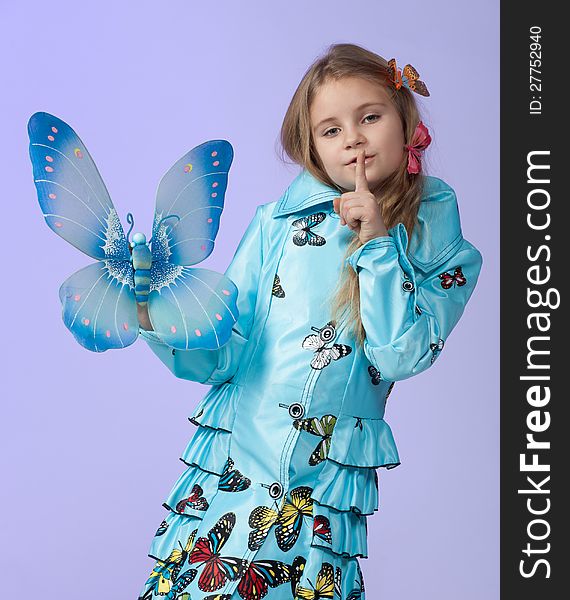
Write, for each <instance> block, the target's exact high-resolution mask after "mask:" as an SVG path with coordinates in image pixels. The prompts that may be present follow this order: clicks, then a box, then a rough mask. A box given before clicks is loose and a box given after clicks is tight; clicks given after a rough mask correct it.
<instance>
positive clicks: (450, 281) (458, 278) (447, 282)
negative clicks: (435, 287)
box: [438, 267, 467, 290]
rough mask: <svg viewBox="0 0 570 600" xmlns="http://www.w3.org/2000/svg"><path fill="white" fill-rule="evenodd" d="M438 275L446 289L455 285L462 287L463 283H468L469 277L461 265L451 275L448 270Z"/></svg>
mask: <svg viewBox="0 0 570 600" xmlns="http://www.w3.org/2000/svg"><path fill="white" fill-rule="evenodd" d="M438 277H439V278H440V279H441V287H442V288H443V289H444V290H448V289H450V288H452V287H455V286H457V287H461V286H462V285H465V284H466V283H467V278H466V277H465V275H463V271H462V269H461V267H457V268H456V269H455V272H454V273H453V275H451V273H447V272H446V273H442V274H441V275H438Z"/></svg>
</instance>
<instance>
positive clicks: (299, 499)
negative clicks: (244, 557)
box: [248, 485, 313, 552]
mask: <svg viewBox="0 0 570 600" xmlns="http://www.w3.org/2000/svg"><path fill="white" fill-rule="evenodd" d="M312 491H313V488H310V487H308V486H304V485H302V486H299V487H297V488H294V489H292V490H291V492H290V494H289V498H285V499H284V500H283V502H282V508H281V509H280V510H279V511H277V510H275V509H273V508H269V507H267V506H258V507H256V508H254V509H253V510H252V511H251V514H250V515H249V521H248V522H249V526H250V527H253V528H254V530H253V531H251V532H250V534H249V538H248V547H249V549H250V550H258V549H259V548H260V547H261V544H262V543H263V540H264V539H265V538H266V536H267V533H268V532H269V529H270V528H271V526H272V525H273V524H275V539H276V540H277V545H278V546H279V548H280V549H281V550H283V552H288V551H289V550H291V548H292V547H293V546H294V545H295V542H296V541H297V539H298V538H299V534H300V533H301V528H302V526H303V517H311V518H312V517H313V499H312V498H311V493H312Z"/></svg>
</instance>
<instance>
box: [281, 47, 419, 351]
mask: <svg viewBox="0 0 570 600" xmlns="http://www.w3.org/2000/svg"><path fill="white" fill-rule="evenodd" d="M388 73H389V68H388V61H387V60H386V59H384V58H382V57H381V56H378V55H377V54H375V53H373V52H371V51H369V50H366V49H365V48H362V47H361V46H357V45H355V44H333V45H331V46H329V48H328V49H327V52H326V54H324V55H323V56H322V57H320V58H317V59H316V60H315V61H314V62H313V64H312V65H311V66H310V67H309V68H308V70H307V71H306V73H305V75H304V76H303V79H302V80H301V83H300V84H299V86H298V87H297V89H296V90H295V93H294V94H293V98H292V99H291V102H290V104H289V108H288V109H287V112H286V114H285V118H284V119H283V124H282V126H281V134H280V141H281V146H282V149H283V151H284V152H285V154H287V155H288V156H289V158H290V159H291V160H292V161H293V162H294V163H296V164H298V165H301V166H302V167H304V168H305V169H307V171H309V172H310V173H311V174H312V175H313V176H314V177H316V178H317V179H318V180H320V181H322V182H323V183H325V184H327V185H329V186H331V187H333V188H336V189H338V190H339V195H340V194H341V193H342V190H341V189H340V188H339V186H337V185H336V184H335V183H334V181H332V180H331V179H330V177H329V176H328V175H327V173H326V171H325V169H324V167H323V165H322V163H321V160H320V158H319V156H318V154H317V152H316V150H315V143H314V139H313V136H312V132H311V121H310V113H309V111H310V107H311V103H312V101H313V99H314V98H315V95H316V93H317V91H318V89H319V88H320V86H322V85H323V84H324V83H326V82H328V81H331V80H333V81H338V80H340V79H342V78H344V77H362V78H363V79H367V80H368V81H371V82H373V83H377V84H381V85H383V86H384V87H385V89H386V91H387V92H388V95H389V97H390V99H391V101H392V103H393V105H394V106H395V108H396V110H397V111H398V114H399V115H400V119H401V121H402V126H403V129H404V137H405V143H406V144H410V143H411V141H412V136H413V134H414V131H415V129H416V126H417V124H418V123H419V121H420V114H419V110H418V107H417V105H416V101H415V98H414V97H413V95H414V94H413V93H412V92H410V91H409V90H408V89H407V88H406V87H401V88H400V89H399V90H396V89H395V88H394V87H393V86H391V85H389V84H388V83H387V79H386V75H387V74H388ZM404 154H405V159H404V160H403V161H402V164H401V165H400V167H399V168H398V169H397V170H396V171H395V172H394V173H392V175H390V176H389V177H388V178H387V179H385V180H384V181H383V182H381V184H380V185H378V186H377V188H375V189H372V190H371V191H372V192H373V193H374V195H375V196H376V198H381V201H379V202H378V204H379V206H380V209H381V211H382V217H383V219H384V223H385V225H386V228H388V229H389V228H391V227H393V226H394V225H396V224H397V223H403V225H404V226H405V228H406V231H407V232H408V237H409V236H410V235H411V233H412V230H413V228H414V225H415V223H416V218H417V213H418V209H419V205H420V201H421V197H422V192H423V182H424V178H423V176H422V175H421V174H417V175H410V174H409V173H408V172H407V160H408V155H407V153H404ZM281 158H282V160H284V162H287V161H285V159H284V157H283V155H282V156H281ZM360 246H362V244H361V243H360V239H359V237H358V235H357V234H356V233H354V235H353V238H352V240H351V241H350V242H349V244H348V247H347V251H346V255H345V258H346V257H347V256H349V255H350V254H352V253H353V252H354V251H355V250H356V249H357V248H359V247H360ZM343 265H344V267H343V270H341V276H340V279H339V282H338V285H337V288H336V290H335V293H334V294H333V297H332V298H331V302H330V310H331V320H332V321H334V322H335V323H338V322H339V321H340V320H341V319H346V320H347V323H348V327H349V328H350V329H352V332H353V334H354V336H355V338H356V341H357V343H358V344H360V345H362V344H363V343H364V338H365V337H366V333H365V330H364V327H363V325H362V320H361V317H360V289H359V285H358V276H357V275H356V273H355V272H354V271H353V269H352V268H351V267H350V266H349V265H347V264H346V263H344V261H343ZM378 310H379V311H381V310H383V308H382V306H378Z"/></svg>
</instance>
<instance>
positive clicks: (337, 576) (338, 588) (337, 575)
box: [334, 567, 342, 598]
mask: <svg viewBox="0 0 570 600" xmlns="http://www.w3.org/2000/svg"><path fill="white" fill-rule="evenodd" d="M334 593H335V595H336V596H337V597H338V598H342V569H341V568H340V567H337V568H336V569H335V572H334Z"/></svg>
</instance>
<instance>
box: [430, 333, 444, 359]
mask: <svg viewBox="0 0 570 600" xmlns="http://www.w3.org/2000/svg"><path fill="white" fill-rule="evenodd" d="M444 344H445V342H444V341H443V340H442V339H439V340H438V342H437V344H430V345H429V347H430V350H431V351H432V357H431V364H432V365H433V363H434V362H435V359H436V358H437V357H438V356H439V354H440V352H441V351H442V350H443V346H444Z"/></svg>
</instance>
